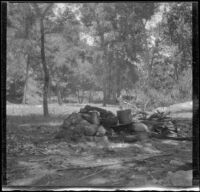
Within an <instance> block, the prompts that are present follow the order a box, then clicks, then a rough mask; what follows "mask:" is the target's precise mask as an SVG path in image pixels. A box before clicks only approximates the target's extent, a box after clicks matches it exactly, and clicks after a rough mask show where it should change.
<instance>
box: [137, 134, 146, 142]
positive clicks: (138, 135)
mask: <svg viewBox="0 0 200 192" xmlns="http://www.w3.org/2000/svg"><path fill="white" fill-rule="evenodd" d="M136 136H137V139H138V140H139V141H147V140H148V139H149V135H148V133H146V132H138V133H137V134H136Z"/></svg>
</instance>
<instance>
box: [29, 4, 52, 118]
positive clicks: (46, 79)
mask: <svg viewBox="0 0 200 192" xmlns="http://www.w3.org/2000/svg"><path fill="white" fill-rule="evenodd" d="M32 5H33V7H34V9H35V12H36V14H37V15H38V19H39V24H40V35H41V60H42V67H43V72H44V89H43V112H44V116H49V111H48V90H49V70H48V67H47V64H46V57H45V28H44V19H45V16H46V14H47V12H48V11H49V10H50V9H51V8H52V6H53V3H50V4H47V5H44V8H43V5H42V6H41V7H39V5H38V4H37V3H33V4H32Z"/></svg>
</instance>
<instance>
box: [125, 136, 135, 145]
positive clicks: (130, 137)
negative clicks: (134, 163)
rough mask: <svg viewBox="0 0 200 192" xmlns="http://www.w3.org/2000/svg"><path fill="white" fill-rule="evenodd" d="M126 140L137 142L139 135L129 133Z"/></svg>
mask: <svg viewBox="0 0 200 192" xmlns="http://www.w3.org/2000/svg"><path fill="white" fill-rule="evenodd" d="M124 141H125V142H130V143H131V142H136V141H138V137H137V136H136V135H127V136H125V137H124Z"/></svg>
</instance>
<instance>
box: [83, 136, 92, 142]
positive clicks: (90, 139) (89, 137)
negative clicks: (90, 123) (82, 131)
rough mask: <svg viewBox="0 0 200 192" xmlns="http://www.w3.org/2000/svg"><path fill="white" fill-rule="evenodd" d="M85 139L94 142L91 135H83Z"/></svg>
mask: <svg viewBox="0 0 200 192" xmlns="http://www.w3.org/2000/svg"><path fill="white" fill-rule="evenodd" d="M85 139H86V141H88V142H94V137H93V136H85Z"/></svg>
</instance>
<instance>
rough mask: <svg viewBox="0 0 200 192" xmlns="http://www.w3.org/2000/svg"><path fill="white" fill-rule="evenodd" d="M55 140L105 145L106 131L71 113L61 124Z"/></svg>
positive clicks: (106, 139) (79, 114)
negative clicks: (63, 139) (91, 142)
mask: <svg viewBox="0 0 200 192" xmlns="http://www.w3.org/2000/svg"><path fill="white" fill-rule="evenodd" d="M55 138H56V139H60V138H65V139H67V140H68V141H76V142H80V141H95V142H97V143H104V144H105V143H107V142H108V138H107V136H106V129H105V128H104V127H103V126H102V125H100V124H99V123H98V122H97V123H92V122H91V121H90V122H89V120H86V119H84V116H83V114H81V113H72V114H71V115H69V116H68V117H67V118H66V119H65V120H64V122H63V124H62V126H61V127H60V131H59V132H58V134H57V135H56V137H55Z"/></svg>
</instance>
